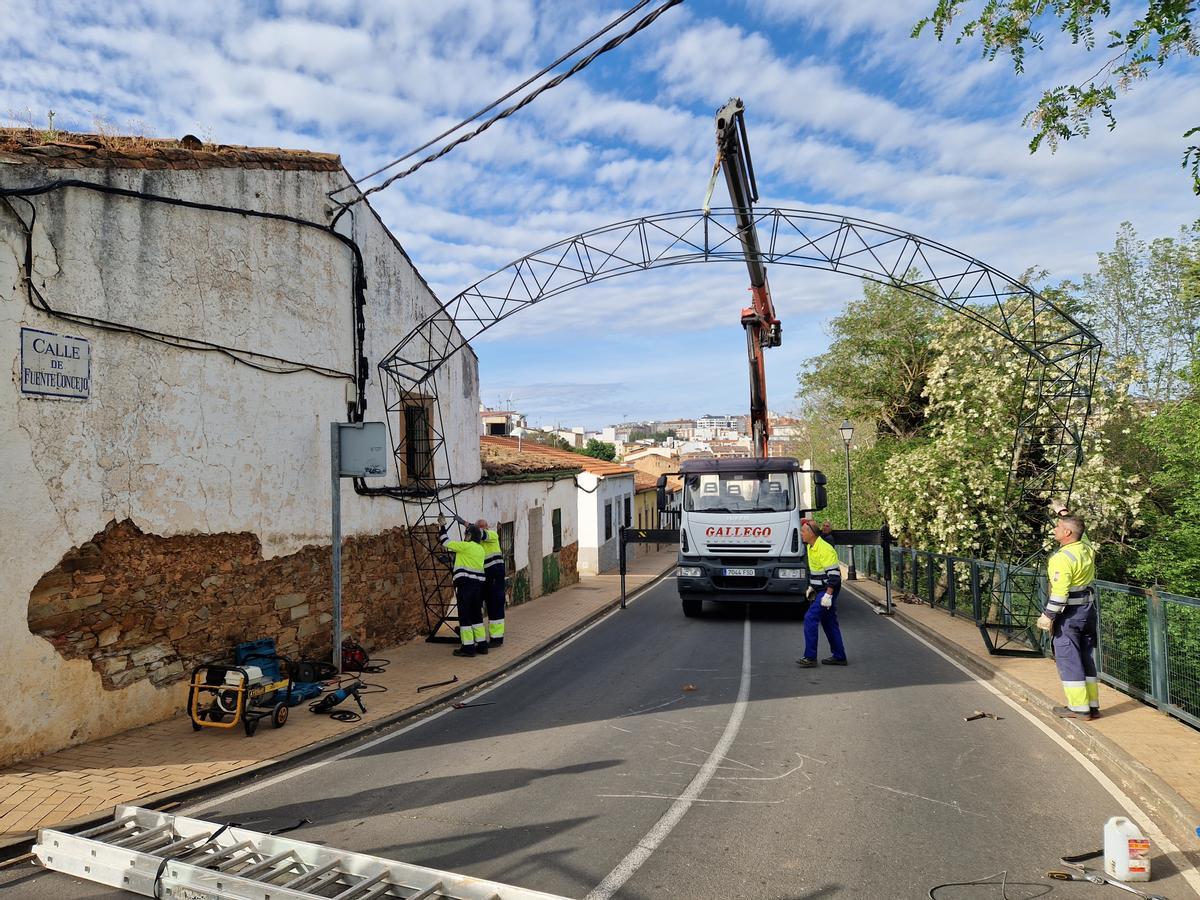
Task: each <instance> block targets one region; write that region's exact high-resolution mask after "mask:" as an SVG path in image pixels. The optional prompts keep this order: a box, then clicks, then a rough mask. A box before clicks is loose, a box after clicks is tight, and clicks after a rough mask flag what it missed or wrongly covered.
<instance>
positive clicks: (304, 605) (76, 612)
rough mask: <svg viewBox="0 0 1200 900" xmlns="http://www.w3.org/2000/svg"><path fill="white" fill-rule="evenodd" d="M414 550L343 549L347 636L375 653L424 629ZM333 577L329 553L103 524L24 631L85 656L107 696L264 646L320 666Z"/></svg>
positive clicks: (66, 561)
mask: <svg viewBox="0 0 1200 900" xmlns="http://www.w3.org/2000/svg"><path fill="white" fill-rule="evenodd" d="M413 552H414V547H413V542H412V541H411V540H410V539H409V534H408V531H407V530H406V529H404V528H392V529H389V530H388V531H385V532H383V533H382V534H378V535H372V536H363V537H352V538H350V539H348V540H347V541H346V542H345V544H344V546H343V551H342V598H343V624H344V629H345V634H346V636H347V637H356V638H357V639H359V640H360V641H361V642H362V643H363V644H364V645H365V646H366V647H367V648H368V649H374V648H379V647H384V646H392V645H395V644H398V643H400V642H402V641H405V640H408V639H409V638H412V637H414V636H415V635H417V634H418V633H419V632H420V631H421V630H423V628H424V614H423V607H422V602H421V594H420V590H419V588H418V585H417V579H416V577H415V568H414V562H413ZM418 552H423V551H421V550H418ZM331 577H332V575H331V559H330V548H329V547H328V545H326V546H324V547H321V546H312V547H305V548H303V549H302V550H300V551H298V552H296V553H292V554H289V555H287V556H277V557H274V558H272V559H263V556H262V546H261V544H260V542H259V539H258V538H257V537H255V536H254V535H252V534H249V533H241V534H205V535H179V536H173V537H159V536H157V535H152V534H143V533H142V532H141V531H140V530H139V529H138V528H137V526H136V525H134V524H133V523H132V522H130V521H128V520H126V521H123V522H111V523H110V524H109V525H108V527H107V528H105V529H104V531H102V532H101V533H99V534H97V535H96V536H95V537H94V538H93V539H92V540H91V541H89V542H87V543H85V544H83V545H82V546H80V547H76V548H74V549H72V550H71V551H70V552H68V553H67V555H66V556H65V557H64V558H63V559H62V561H61V562H60V563H59V564H58V565H57V566H56V567H55V568H54V569H53V570H51V571H50V572H47V573H46V574H45V575H44V576H43V577H42V579H41V580H40V581H39V582H38V584H37V586H36V587H35V588H34V590H33V592H32V594H31V595H30V598H29V629H30V631H32V632H33V633H34V634H37V635H40V636H42V637H44V638H46V639H47V640H48V641H50V643H51V644H53V645H54V647H55V649H57V650H58V652H59V653H60V654H61V655H62V656H63V657H64V658H66V659H89V660H90V661H91V663H92V666H93V668H94V669H95V670H96V672H97V673H99V675H100V676H101V679H102V681H103V685H104V687H105V688H106V689H107V690H115V689H119V688H124V687H127V686H129V685H131V684H134V683H135V682H138V681H144V680H149V681H150V682H151V683H152V684H154V685H155V686H162V685H168V684H171V683H173V682H176V681H180V680H182V679H184V678H185V677H186V676H187V675H188V674H189V673H190V671H191V669H192V667H193V666H195V665H197V664H199V663H202V662H204V661H207V660H211V659H213V658H214V657H219V656H224V655H227V654H229V653H230V652H231V651H232V648H233V645H234V644H236V643H239V642H241V641H248V640H255V639H258V638H262V637H272V638H274V639H275V642H276V646H277V647H278V649H279V651H280V652H281V653H284V654H287V655H289V656H294V657H303V656H309V657H319V658H322V659H326V658H328V656H329V651H330V635H331V612H332V610H331V606H332V594H331Z"/></svg>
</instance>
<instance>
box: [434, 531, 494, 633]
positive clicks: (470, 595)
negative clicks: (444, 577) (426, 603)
mask: <svg viewBox="0 0 1200 900" xmlns="http://www.w3.org/2000/svg"><path fill="white" fill-rule="evenodd" d="M460 521H461V520H460ZM439 524H440V526H441V535H440V538H441V542H442V547H444V548H445V549H446V550H448V551H450V552H451V553H453V554H454V560H453V563H452V564H453V566H454V571H453V577H454V593H455V595H456V596H457V598H458V639H459V643H460V645H461V646H459V647H457V648H455V650H454V655H455V656H475V654H476V653H487V652H488V644H487V635H486V634H485V633H484V630H483V585H484V578H485V576H484V572H483V559H484V552H483V533H482V532H481V531H480V530H479V526H477V525H472V524H471V523H469V522H468V523H466V524H464V525H463V538H464V540H461V541H452V540H450V532H449V529H448V528H447V527H446V524H445V522H444V521H443V520H441V519H439Z"/></svg>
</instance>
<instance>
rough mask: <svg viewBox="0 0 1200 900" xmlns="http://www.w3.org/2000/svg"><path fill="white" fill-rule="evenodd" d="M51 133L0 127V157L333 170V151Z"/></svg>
mask: <svg viewBox="0 0 1200 900" xmlns="http://www.w3.org/2000/svg"><path fill="white" fill-rule="evenodd" d="M52 137H53V139H51V135H49V134H48V133H46V132H44V131H39V130H37V129H29V128H0V163H13V164H17V165H20V164H38V163H40V164H42V165H45V166H49V167H50V168H55V169H77V168H88V169H289V170H296V171H299V170H305V171H317V172H337V171H340V170H341V168H342V160H341V157H339V156H338V155H337V154H336V153H313V152H311V151H309V150H283V149H280V148H278V147H239V146H233V145H228V144H205V143H203V142H202V141H201V140H200V139H199V138H196V137H194V136H192V135H185V136H184V137H183V138H180V139H179V140H173V139H162V138H145V137H126V136H115V135H105V134H69V133H67V132H64V131H58V132H55V133H54V134H53V136H52Z"/></svg>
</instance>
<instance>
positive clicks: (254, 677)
mask: <svg viewBox="0 0 1200 900" xmlns="http://www.w3.org/2000/svg"><path fill="white" fill-rule="evenodd" d="M254 658H255V659H256V660H258V662H259V663H260V664H258V665H251V664H250V663H249V662H241V664H239V665H227V664H222V663H206V664H204V665H201V666H197V667H196V668H195V669H193V670H192V681H191V684H190V685H189V688H188V715H189V716H190V717H191V720H192V729H193V730H194V731H199V730H200V729H201V728H236V727H237V726H238V725H241V726H242V727H243V728H244V729H245V731H246V736H247V737H249V736H250V735H252V734H254V731H255V729H256V728H258V722H259V720H260V719H264V718H267V717H270V719H271V724H272V725H273V726H274V727H276V728H282V727H283V726H284V723H286V722H287V719H288V709H289V707H290V706H291V700H292V678H291V671H292V664H291V661H290V660H288V659H287V657H284V656H278V655H275V654H271V655H270V656H269V657H268V656H266V655H265V654H264V655H256V656H255V657H254Z"/></svg>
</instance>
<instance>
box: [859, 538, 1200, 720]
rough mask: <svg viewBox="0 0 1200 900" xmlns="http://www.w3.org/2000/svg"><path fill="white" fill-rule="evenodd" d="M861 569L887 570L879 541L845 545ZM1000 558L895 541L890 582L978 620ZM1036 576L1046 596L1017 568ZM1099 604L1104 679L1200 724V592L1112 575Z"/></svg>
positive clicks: (1042, 579)
mask: <svg viewBox="0 0 1200 900" xmlns="http://www.w3.org/2000/svg"><path fill="white" fill-rule="evenodd" d="M851 551H853V553H854V565H855V568H856V569H857V570H858V573H859V574H860V575H866V576H869V577H877V578H882V577H883V551H882V549H881V548H879V547H853V548H851V547H839V548H838V555H839V557H840V558H841V560H842V562H843V563H849V561H850V553H851ZM994 568H995V565H994V564H993V563H991V562H989V561H987V560H982V559H969V558H966V557H961V556H950V555H947V554H944V553H931V552H929V551H926V550H911V549H907V548H903V547H893V548H892V587H893V589H894V590H897V591H904V592H905V593H908V594H912V595H913V596H915V597H917V598H918V599H920V600H922V601H923V602H925V603H928V604H929V605H930V606H936V607H939V608H941V609H944V610H946V612H948V613H949V614H950V615H952V616H963V617H965V618H969V619H971V620H973V621H975V622H979V621H980V620H981V619H982V618H983V616H982V612H983V610H981V608H980V603H981V600H980V598H981V595H982V596H987V592H988V587H989V585H991V584H993V583H1001V584H1002V583H1003V581H998V582H994V581H993V570H994ZM1013 574H1015V575H1017V576H1019V577H1026V578H1032V579H1036V581H1037V582H1038V585H1039V594H1040V596H1041V598H1042V600H1043V602H1044V601H1045V598H1046V576H1045V573H1044V572H1035V571H1033V570H1029V569H1021V570H1019V571H1017V572H1015V573H1013ZM1096 592H1097V603H1098V605H1099V609H1100V649H1099V653H1098V654H1097V657H1098V658H1097V667H1098V669H1099V672H1100V678H1101V679H1102V680H1103V681H1105V682H1106V683H1108V684H1110V685H1112V686H1113V687H1115V688H1117V689H1118V690H1120V691H1124V692H1125V693H1127V694H1129V695H1131V696H1133V697H1136V698H1138V699H1139V700H1142V701H1144V702H1146V703H1151V704H1153V705H1155V706H1157V707H1158V708H1159V709H1160V710H1162V711H1163V712H1166V713H1169V714H1170V715H1172V716H1175V717H1177V718H1179V719H1181V720H1183V721H1184V722H1187V723H1188V724H1189V725H1191V726H1193V727H1195V728H1200V599H1197V598H1196V597H1184V596H1181V595H1179V594H1170V593H1167V592H1166V591H1161V590H1158V589H1155V588H1139V587H1133V586H1132V585H1128V584H1115V583H1113V582H1111V581H1097V582H1096Z"/></svg>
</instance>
